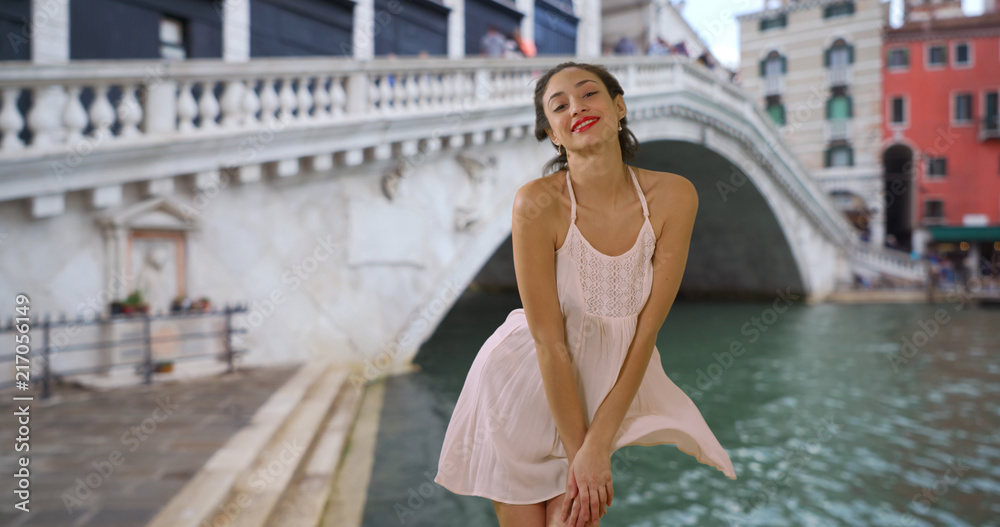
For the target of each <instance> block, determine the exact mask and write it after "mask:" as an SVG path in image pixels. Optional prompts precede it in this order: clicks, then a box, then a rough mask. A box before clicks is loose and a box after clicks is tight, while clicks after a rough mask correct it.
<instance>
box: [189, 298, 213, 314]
mask: <svg viewBox="0 0 1000 527" xmlns="http://www.w3.org/2000/svg"><path fill="white" fill-rule="evenodd" d="M211 307H212V301H211V300H209V299H208V297H207V296H203V297H201V298H199V299H197V300H195V301H193V302H191V309H192V310H196V311H208V310H209V309H211Z"/></svg>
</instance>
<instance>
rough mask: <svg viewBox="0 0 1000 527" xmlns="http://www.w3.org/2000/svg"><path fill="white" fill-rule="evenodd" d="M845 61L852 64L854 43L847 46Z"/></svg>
mask: <svg viewBox="0 0 1000 527" xmlns="http://www.w3.org/2000/svg"><path fill="white" fill-rule="evenodd" d="M847 63H848V64H854V44H851V45H849V46H847Z"/></svg>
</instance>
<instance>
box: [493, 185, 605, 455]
mask: <svg viewBox="0 0 1000 527" xmlns="http://www.w3.org/2000/svg"><path fill="white" fill-rule="evenodd" d="M558 205H559V199H558V196H557V195H553V190H552V189H551V188H547V187H546V185H545V182H544V181H542V180H534V181H531V182H529V183H527V184H525V185H524V186H522V187H521V188H520V189H518V191H517V195H516V196H515V197H514V212H513V222H512V230H511V241H512V243H513V246H514V274H515V276H516V277H517V289H518V292H519V293H520V295H521V303H522V304H523V305H524V315H525V317H526V318H527V320H528V329H529V331H531V337H532V339H533V340H534V341H535V349H536V353H537V356H538V366H539V368H540V369H541V372H542V383H543V384H544V385H545V396H546V398H547V399H548V403H549V410H550V411H551V412H552V418H553V419H554V420H555V423H556V429H557V430H558V431H559V436H560V437H561V438H562V442H563V446H564V447H565V448H566V453H567V454H568V456H569V458H570V459H573V458H574V457H575V456H576V453H577V451H579V450H580V446H581V445H583V440H584V437H585V436H586V434H587V427H586V423H585V421H584V413H583V405H582V404H581V403H580V396H579V393H578V391H577V385H576V375H575V374H574V373H573V362H572V358H571V356H570V353H569V349H568V347H567V346H566V326H565V322H564V321H563V316H562V310H561V309H560V307H559V296H558V293H557V292H556V266H555V262H556V257H555V244H556V241H557V240H556V239H555V237H554V235H553V234H552V231H553V229H549V228H546V227H545V226H546V225H551V223H550V222H554V221H555V219H556V217H557V216H558V213H559V209H560V207H559V206H558Z"/></svg>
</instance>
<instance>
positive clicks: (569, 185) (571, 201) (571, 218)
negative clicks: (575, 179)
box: [566, 168, 576, 223]
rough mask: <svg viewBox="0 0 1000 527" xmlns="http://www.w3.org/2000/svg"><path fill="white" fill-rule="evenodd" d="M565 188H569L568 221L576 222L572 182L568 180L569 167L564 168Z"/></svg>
mask: <svg viewBox="0 0 1000 527" xmlns="http://www.w3.org/2000/svg"><path fill="white" fill-rule="evenodd" d="M566 188H568V189H569V221H570V223H576V196H575V195H574V194H573V183H571V182H570V180H569V168H566Z"/></svg>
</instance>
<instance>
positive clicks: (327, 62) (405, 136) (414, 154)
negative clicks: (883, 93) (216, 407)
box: [0, 56, 924, 374]
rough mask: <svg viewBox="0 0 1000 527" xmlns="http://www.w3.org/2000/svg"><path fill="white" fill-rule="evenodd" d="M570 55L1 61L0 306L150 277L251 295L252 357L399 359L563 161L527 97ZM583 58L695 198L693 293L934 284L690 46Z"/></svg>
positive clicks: (375, 368) (62, 302) (387, 367)
mask: <svg viewBox="0 0 1000 527" xmlns="http://www.w3.org/2000/svg"><path fill="white" fill-rule="evenodd" d="M566 59H569V57H554V58H553V57H545V58H535V59H525V60H516V61H510V60H508V61H503V60H490V59H461V60H445V59H430V60H420V61H416V60H404V59H397V60H384V59H377V60H370V61H361V62H359V61H354V60H343V59H328V58H322V59H280V60H268V59H255V60H252V61H250V62H248V63H224V62H221V61H215V60H191V61H185V62H151V61H141V62H132V61H112V62H87V61H78V62H77V61H74V62H71V63H69V64H65V65H58V66H38V65H4V67H3V69H2V70H0V95H2V105H0V276H2V278H0V298H3V299H6V300H4V302H8V303H9V302H11V300H10V299H12V298H13V297H14V294H15V293H17V292H22V291H24V292H28V293H30V294H31V295H33V302H34V305H35V307H36V309H38V310H40V311H67V312H71V313H73V314H82V315H84V316H87V315H88V314H89V315H92V314H93V312H94V311H95V310H99V309H103V308H104V307H106V305H107V302H108V301H109V300H111V299H115V298H123V297H124V296H126V295H127V294H128V293H129V292H130V291H131V290H132V289H134V288H135V286H136V277H137V276H139V275H140V274H142V273H145V274H144V275H143V276H146V277H147V280H148V277H149V276H159V277H160V278H159V282H156V283H159V284H161V285H159V286H155V287H154V288H153V289H155V290H154V291H150V292H149V293H150V294H149V295H147V296H148V297H151V298H153V299H155V300H156V303H155V304H154V306H153V308H154V309H156V308H165V307H166V305H164V304H165V302H169V299H170V298H172V297H173V296H177V295H178V294H184V295H188V296H195V297H201V296H209V297H210V298H211V299H212V300H213V302H215V303H216V304H222V303H225V302H230V301H239V302H246V303H248V304H249V306H250V312H249V315H247V316H246V318H245V320H242V321H241V324H242V325H244V326H245V327H246V328H247V329H248V330H249V331H248V333H247V335H246V336H245V337H244V342H243V344H244V346H245V347H248V348H250V349H251V350H252V352H251V353H250V354H249V355H248V357H247V360H248V362H250V363H254V362H257V363H273V362H284V361H296V360H306V359H307V358H309V357H310V356H314V355H332V356H333V358H334V359H335V360H337V361H343V362H364V363H366V364H368V365H369V371H371V372H373V374H374V373H378V372H383V371H393V370H400V369H405V368H406V367H407V366H408V365H409V363H410V361H411V359H412V357H413V356H414V355H415V353H416V351H417V349H418V347H419V345H420V344H421V343H422V342H423V341H424V340H425V339H426V338H427V337H428V336H430V334H431V333H432V332H433V331H434V329H435V327H436V326H437V324H438V323H439V321H440V320H441V318H443V316H444V315H445V314H446V313H447V311H448V309H449V308H450V306H451V305H452V303H453V302H454V300H455V299H456V298H457V297H458V296H459V295H460V294H461V293H462V291H464V290H465V288H466V287H467V285H468V284H469V283H470V282H471V281H472V279H473V278H474V277H475V276H476V275H477V273H478V272H479V271H480V270H481V269H482V268H483V266H484V264H485V263H486V262H487V261H488V260H490V258H491V257H492V256H493V255H494V254H495V253H496V251H497V249H498V247H501V246H503V245H504V242H505V241H506V240H508V238H509V236H510V225H511V205H512V200H513V196H514V193H515V192H516V190H517V189H518V188H519V187H520V186H521V185H523V184H524V183H525V182H527V181H528V180H530V179H532V178H536V177H539V176H541V175H542V174H541V172H540V171H541V167H542V166H543V165H544V163H545V162H546V161H547V160H548V159H549V158H550V157H551V156H552V155H553V154H554V149H553V148H552V147H551V145H549V144H548V142H547V141H546V142H543V143H539V142H537V141H536V140H535V139H534V137H533V127H534V108H533V106H532V93H533V88H534V79H535V78H537V77H538V76H539V75H540V74H541V73H543V72H544V71H545V70H546V69H548V68H550V67H552V66H554V65H556V64H558V63H559V62H562V61H563V60H566ZM597 61H598V62H600V63H601V64H604V65H605V66H607V67H608V68H609V69H610V70H611V71H612V73H614V74H615V75H616V76H617V78H618V79H619V80H620V81H621V83H622V85H623V87H624V89H625V93H626V95H625V102H626V105H627V106H628V122H629V125H630V127H631V128H632V130H633V131H634V132H635V134H636V136H637V137H638V138H639V139H640V141H641V152H640V155H639V163H638V164H639V165H640V166H642V167H645V168H648V169H652V170H658V171H670V172H676V173H678V174H681V175H683V176H685V177H687V178H688V179H690V180H691V181H692V182H694V184H695V185H696V186H697V188H698V191H699V197H700V203H701V205H700V210H699V215H698V219H697V222H696V225H695V233H694V237H693V241H692V247H691V253H690V259H689V261H688V265H687V271H686V274H685V276H684V281H683V285H682V294H683V295H686V296H706V295H707V296H714V295H734V294H735V295H747V296H764V297H773V296H774V295H776V294H777V291H778V290H781V291H786V290H787V291H791V292H795V293H800V294H803V295H804V297H805V299H806V300H807V301H819V300H822V299H823V298H824V297H825V296H826V295H828V294H829V293H831V292H833V291H834V290H836V289H837V288H838V287H842V286H845V285H846V284H849V283H850V281H851V280H852V277H853V275H854V274H855V273H861V274H863V273H880V274H884V275H889V276H893V277H896V278H900V279H904V280H910V281H913V282H920V281H922V280H923V279H924V270H923V269H922V267H921V266H920V265H919V264H918V263H914V262H911V261H910V260H909V258H908V256H907V255H905V254H898V253H897V252H895V251H890V250H887V249H880V248H876V247H869V246H866V245H865V244H864V243H863V242H861V241H859V239H858V235H857V233H856V232H855V231H854V230H853V228H852V227H851V226H850V225H849V224H848V223H847V221H846V220H845V219H844V218H843V217H842V215H841V214H840V213H839V212H838V211H837V210H836V209H835V208H834V206H833V204H832V203H831V201H830V200H829V198H828V197H827V196H826V195H825V194H824V193H823V192H822V191H821V190H820V189H819V187H818V186H817V185H816V184H815V183H814V182H813V180H812V179H811V178H810V176H809V174H807V172H806V170H805V169H804V168H803V167H802V165H801V164H800V163H799V162H798V160H797V159H796V158H795V157H794V156H793V155H792V154H791V152H790V151H789V150H788V149H787V148H786V147H785V146H784V144H783V142H782V139H781V136H780V133H779V131H778V130H777V129H776V127H775V126H773V124H772V122H771V120H770V118H769V117H768V116H767V115H766V114H765V113H764V112H763V110H761V109H760V108H758V107H757V105H756V104H755V103H754V101H753V99H752V98H751V97H750V96H748V95H747V94H746V93H744V92H743V91H742V90H741V89H740V88H739V87H737V86H734V85H732V84H729V83H727V82H726V81H723V80H720V79H718V78H717V77H716V76H713V75H711V74H709V73H708V72H707V70H705V69H703V68H701V67H700V66H699V65H697V64H694V63H693V62H691V61H689V60H687V59H686V58H682V57H675V56H668V57H602V58H600V59H597ZM157 273H159V274H157ZM150 283H153V282H150ZM8 307H11V308H12V306H8ZM8 312H11V310H10V309H8Z"/></svg>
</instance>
